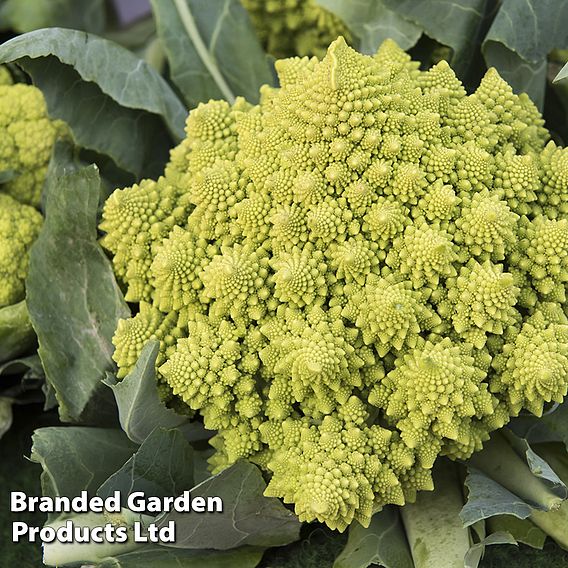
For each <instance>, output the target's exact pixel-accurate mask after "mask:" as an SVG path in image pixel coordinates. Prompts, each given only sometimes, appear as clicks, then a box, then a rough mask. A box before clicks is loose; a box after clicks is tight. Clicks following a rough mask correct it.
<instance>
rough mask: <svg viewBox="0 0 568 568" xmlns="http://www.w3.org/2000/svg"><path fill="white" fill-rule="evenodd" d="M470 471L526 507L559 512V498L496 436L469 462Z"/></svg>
mask: <svg viewBox="0 0 568 568" xmlns="http://www.w3.org/2000/svg"><path fill="white" fill-rule="evenodd" d="M468 463H469V464H470V465H472V466H473V467H475V468H477V469H479V470H480V471H482V472H483V473H484V474H485V475H487V476H488V477H490V478H491V479H493V480H494V481H496V482H497V483H499V484H500V485H502V486H503V487H504V488H505V489H508V490H509V491H511V493H514V494H515V495H517V496H518V497H520V498H521V499H524V500H525V501H527V502H528V503H529V505H532V504H535V505H536V506H538V507H542V508H543V509H545V510H547V511H548V510H554V509H558V507H559V506H560V503H562V498H561V497H559V496H558V495H556V494H555V493H554V492H553V491H552V490H551V489H550V488H549V487H548V486H547V485H546V484H545V483H543V482H542V481H541V480H540V479H539V478H538V477H537V476H536V475H534V474H533V473H532V471H531V470H530V468H529V466H528V465H527V464H526V463H525V461H524V460H523V459H522V458H520V457H519V455H518V454H517V453H516V452H515V450H514V449H513V448H512V447H511V445H510V444H509V442H508V441H507V440H506V439H505V438H504V437H503V436H502V435H501V434H499V433H495V434H494V435H493V436H492V437H491V440H489V442H487V443H486V444H485V446H484V448H483V451H481V452H478V453H477V454H473V456H472V457H471V458H470V459H469V460H468Z"/></svg>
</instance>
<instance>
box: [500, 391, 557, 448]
mask: <svg viewBox="0 0 568 568" xmlns="http://www.w3.org/2000/svg"><path fill="white" fill-rule="evenodd" d="M509 427H510V428H511V430H513V432H515V434H517V435H518V436H520V437H521V438H525V439H526V440H527V442H529V444H532V443H535V444H536V443H539V442H564V444H565V446H566V448H567V449H568V399H567V400H565V401H564V402H563V403H562V404H560V405H559V406H558V407H557V408H555V409H554V411H552V412H550V413H547V414H545V415H544V416H542V417H540V418H537V417H536V416H522V417H519V418H516V419H514V420H512V421H511V423H510V425H509Z"/></svg>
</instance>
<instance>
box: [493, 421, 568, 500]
mask: <svg viewBox="0 0 568 568" xmlns="http://www.w3.org/2000/svg"><path fill="white" fill-rule="evenodd" d="M503 434H504V435H505V437H506V438H507V440H508V441H509V443H510V444H511V446H512V447H513V449H514V450H515V451H516V452H517V453H518V454H519V455H521V456H524V458H525V460H526V462H527V465H528V466H529V469H530V470H531V473H532V474H533V475H534V476H536V477H538V478H539V479H540V480H541V481H542V482H543V483H544V484H545V485H546V486H547V487H548V488H549V489H550V491H551V492H552V493H554V494H555V495H557V496H558V497H559V498H560V499H562V500H566V499H568V488H567V487H566V485H565V484H564V483H563V481H562V479H560V477H558V475H557V474H556V472H555V471H554V470H553V469H552V468H551V467H550V465H549V464H548V463H547V462H546V460H544V459H543V458H541V457H540V456H539V455H538V454H536V453H535V452H534V451H533V449H532V448H531V447H530V445H529V443H528V442H527V440H525V439H523V438H519V437H518V436H516V435H515V434H513V433H512V432H511V431H510V430H508V429H505V430H503Z"/></svg>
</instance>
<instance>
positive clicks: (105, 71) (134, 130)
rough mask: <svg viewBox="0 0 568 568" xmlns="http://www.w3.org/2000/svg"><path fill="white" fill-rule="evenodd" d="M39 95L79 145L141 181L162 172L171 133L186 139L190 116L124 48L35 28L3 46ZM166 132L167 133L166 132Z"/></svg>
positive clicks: (0, 55) (0, 53)
mask: <svg viewBox="0 0 568 568" xmlns="http://www.w3.org/2000/svg"><path fill="white" fill-rule="evenodd" d="M0 62H17V63H18V65H20V66H21V67H23V68H24V69H25V71H26V72H27V73H29V74H30V75H31V76H32V78H33V80H34V83H35V84H36V85H37V86H38V87H39V88H40V89H41V90H42V91H43V93H44V96H45V98H46V102H47V106H48V110H49V113H50V115H51V116H53V117H55V118H60V119H62V120H64V121H65V122H66V123H67V124H68V125H69V127H70V129H71V131H72V135H73V138H74V140H75V142H76V143H77V145H78V146H80V147H82V148H86V149H89V150H92V151H95V152H98V153H99V154H104V155H107V156H109V157H111V158H112V159H113V161H114V162H115V163H116V164H117V165H118V166H119V167H120V168H122V169H124V170H126V171H128V172H131V173H133V174H135V175H136V176H138V177H141V176H143V175H144V176H149V175H154V174H158V173H160V169H161V168H162V167H163V165H164V163H165V162H166V161H167V158H168V153H167V152H168V146H169V144H168V141H169V140H168V132H167V130H169V132H170V133H171V134H172V135H173V136H174V137H175V138H176V139H181V138H183V136H184V132H183V127H184V121H185V117H186V115H187V112H186V110H185V108H184V106H183V104H182V103H181V101H180V100H179V99H178V98H177V96H176V95H175V94H174V92H173V91H172V90H171V88H170V87H169V86H168V84H167V83H166V81H165V80H164V79H163V78H162V77H161V76H160V75H159V74H158V73H157V72H156V71H155V70H154V69H153V68H152V67H150V66H149V65H148V64H147V63H145V62H144V61H142V60H140V59H139V58H138V57H136V55H134V54H133V53H132V52H130V51H128V50H127V49H125V48H123V47H121V46H119V45H117V44H114V43H112V42H110V41H108V40H105V39H103V38H100V37H97V36H93V35H90V34H86V33H84V32H79V31H75V30H66V29H61V28H49V29H45V30H38V31H34V32H30V33H27V34H24V35H21V36H18V37H16V38H14V39H12V40H10V41H8V42H6V43H4V44H2V45H1V46H0ZM166 127H167V129H166Z"/></svg>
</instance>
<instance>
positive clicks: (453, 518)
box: [400, 460, 470, 568]
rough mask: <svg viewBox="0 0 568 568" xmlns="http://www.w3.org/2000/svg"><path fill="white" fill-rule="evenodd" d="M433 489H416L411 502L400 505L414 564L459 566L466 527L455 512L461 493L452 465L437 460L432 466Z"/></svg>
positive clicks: (460, 504)
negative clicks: (415, 494)
mask: <svg viewBox="0 0 568 568" xmlns="http://www.w3.org/2000/svg"><path fill="white" fill-rule="evenodd" d="M434 487H435V489H434V491H432V492H427V491H422V492H420V493H418V496H417V498H416V502H415V503H409V504H406V505H405V506H404V507H402V508H401V509H400V511H401V514H402V521H403V523H404V527H405V529H406V536H407V538H408V542H409V544H410V550H411V552H412V558H413V560H414V566H415V568H440V567H441V566H443V567H444V568H463V566H464V556H465V555H466V553H467V551H468V550H469V547H470V540H469V529H467V528H464V527H463V526H462V522H461V520H460V517H459V512H460V510H461V508H462V507H463V495H462V488H461V484H460V480H459V477H458V474H457V469H456V465H455V464H454V463H453V462H451V461H449V460H440V462H439V463H438V464H436V467H435V469H434Z"/></svg>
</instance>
